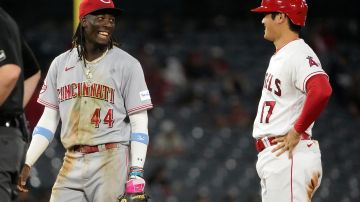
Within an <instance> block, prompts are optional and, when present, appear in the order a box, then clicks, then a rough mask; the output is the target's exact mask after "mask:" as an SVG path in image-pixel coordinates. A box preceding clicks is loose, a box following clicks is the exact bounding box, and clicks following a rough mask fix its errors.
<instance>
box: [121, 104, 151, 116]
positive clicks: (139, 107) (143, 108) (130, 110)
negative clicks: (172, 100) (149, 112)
mask: <svg viewBox="0 0 360 202" xmlns="http://www.w3.org/2000/svg"><path fill="white" fill-rule="evenodd" d="M151 108H153V104H146V105H140V106H137V107H134V108H131V109H129V110H128V111H127V112H128V114H133V113H135V112H138V111H142V110H145V109H151Z"/></svg>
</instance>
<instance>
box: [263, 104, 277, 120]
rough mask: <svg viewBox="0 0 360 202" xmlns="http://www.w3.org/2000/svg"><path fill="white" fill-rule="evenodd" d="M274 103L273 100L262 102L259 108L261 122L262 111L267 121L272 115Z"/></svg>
mask: <svg viewBox="0 0 360 202" xmlns="http://www.w3.org/2000/svg"><path fill="white" fill-rule="evenodd" d="M275 104H276V102H275V101H265V102H264V103H263V106H262V110H261V116H260V123H263V121H264V113H267V114H266V117H265V123H269V120H270V116H271V115H272V112H273V110H274V107H275ZM266 109H267V111H265V110H266Z"/></svg>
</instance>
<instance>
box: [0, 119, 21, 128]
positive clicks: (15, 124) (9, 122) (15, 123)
mask: <svg viewBox="0 0 360 202" xmlns="http://www.w3.org/2000/svg"><path fill="white" fill-rule="evenodd" d="M0 127H7V128H10V127H12V128H19V127H20V121H19V119H18V118H12V119H0Z"/></svg>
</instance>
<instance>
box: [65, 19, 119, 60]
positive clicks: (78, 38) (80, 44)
mask: <svg viewBox="0 0 360 202" xmlns="http://www.w3.org/2000/svg"><path fill="white" fill-rule="evenodd" d="M113 46H119V45H118V43H117V42H115V40H114V38H113V37H112V36H111V38H110V42H109V44H108V49H112V48H113ZM74 48H76V50H77V52H78V57H79V60H83V61H84V65H85V66H86V62H85V53H86V50H85V35H84V28H83V27H82V26H81V24H80V23H79V25H78V26H77V28H76V31H75V34H74V36H73V37H72V46H71V49H70V51H72V49H74Z"/></svg>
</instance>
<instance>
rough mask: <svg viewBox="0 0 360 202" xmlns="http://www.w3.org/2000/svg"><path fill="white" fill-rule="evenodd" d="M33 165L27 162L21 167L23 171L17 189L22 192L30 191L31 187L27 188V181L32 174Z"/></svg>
mask: <svg viewBox="0 0 360 202" xmlns="http://www.w3.org/2000/svg"><path fill="white" fill-rule="evenodd" d="M30 169H31V167H30V166H29V165H27V164H24V166H23V168H22V169H21V173H20V176H19V180H18V184H17V190H18V191H20V192H28V191H29V189H27V188H26V181H27V179H28V177H29V175H30Z"/></svg>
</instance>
